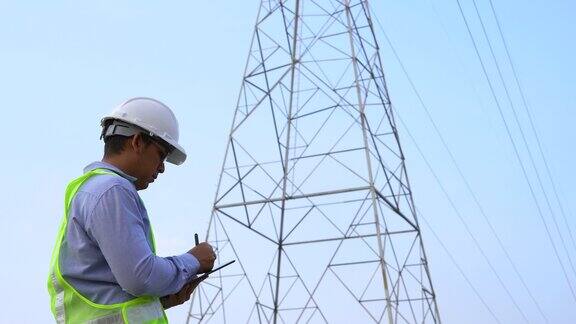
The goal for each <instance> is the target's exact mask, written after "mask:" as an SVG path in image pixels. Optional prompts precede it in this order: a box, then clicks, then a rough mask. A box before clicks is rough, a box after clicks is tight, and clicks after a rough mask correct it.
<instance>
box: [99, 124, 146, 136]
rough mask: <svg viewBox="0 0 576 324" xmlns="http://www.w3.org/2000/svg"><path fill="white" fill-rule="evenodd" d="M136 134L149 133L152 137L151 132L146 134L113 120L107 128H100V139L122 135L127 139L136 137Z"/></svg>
mask: <svg viewBox="0 0 576 324" xmlns="http://www.w3.org/2000/svg"><path fill="white" fill-rule="evenodd" d="M138 133H149V135H150V136H154V134H153V133H152V132H146V131H144V130H142V129H140V128H136V127H134V126H133V125H131V124H128V123H126V122H123V121H121V120H114V121H113V122H112V124H110V125H109V126H108V127H105V128H102V133H101V134H100V139H103V138H106V137H108V136H112V135H122V136H127V137H128V136H133V135H136V134H138Z"/></svg>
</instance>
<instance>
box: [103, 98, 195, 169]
mask: <svg viewBox="0 0 576 324" xmlns="http://www.w3.org/2000/svg"><path fill="white" fill-rule="evenodd" d="M108 120H119V121H124V122H126V123H128V124H131V125H134V126H137V127H138V128H140V129H142V130H144V131H147V132H149V135H151V136H153V137H154V136H156V137H159V138H160V139H162V140H163V141H164V142H166V143H168V144H169V145H170V146H171V147H172V148H173V149H172V151H171V152H170V154H168V156H167V157H166V161H168V162H170V163H173V164H176V165H180V164H182V163H184V161H185V160H186V151H184V149H183V148H182V147H181V146H180V145H179V144H178V121H177V120H176V116H174V113H173V112H172V110H170V108H168V106H166V105H165V104H163V103H161V102H160V101H158V100H156V99H152V98H146V97H138V98H132V99H130V100H128V101H126V102H124V103H122V104H121V105H119V106H118V107H116V108H114V110H112V112H111V113H110V114H108V115H106V116H104V118H102V121H101V125H102V127H104V126H105V125H106V121H108ZM109 128H110V127H109ZM102 134H103V136H105V137H107V136H110V135H115V134H121V135H129V134H122V133H120V132H114V131H113V130H112V131H110V130H106V129H104V130H103V132H102Z"/></svg>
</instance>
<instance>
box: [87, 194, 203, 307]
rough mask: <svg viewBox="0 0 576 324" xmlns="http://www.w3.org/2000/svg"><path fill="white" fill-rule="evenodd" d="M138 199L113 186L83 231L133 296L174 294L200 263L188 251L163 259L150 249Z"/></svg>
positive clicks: (191, 275) (188, 279)
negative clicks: (95, 244)
mask: <svg viewBox="0 0 576 324" xmlns="http://www.w3.org/2000/svg"><path fill="white" fill-rule="evenodd" d="M137 198H138V197H135V195H134V194H133V193H131V192H130V191H129V190H128V189H126V188H123V187H122V186H120V185H115V186H112V187H111V188H110V189H108V190H106V192H104V193H103V194H102V196H101V197H100V199H99V201H98V202H97V204H96V205H95V207H94V210H93V212H92V213H91V215H90V217H89V219H88V220H87V222H86V231H87V233H88V235H90V236H91V238H92V239H93V240H94V241H95V242H96V243H97V244H98V246H99V248H100V250H101V252H102V254H103V255H104V258H105V259H106V261H107V262H108V265H109V266H110V269H111V271H112V274H113V275H114V277H115V278H116V280H117V281H118V284H119V285H120V287H122V289H123V290H124V291H126V292H127V293H129V294H131V295H134V296H158V297H161V296H165V295H170V294H174V293H176V292H178V291H179V290H180V289H181V288H182V286H184V284H186V283H187V282H188V281H190V280H191V279H192V278H193V277H194V276H195V275H196V273H197V272H198V270H199V267H200V264H199V262H198V260H197V259H196V258H195V257H194V256H193V255H191V254H189V253H184V254H181V255H177V256H171V257H165V258H163V257H159V256H156V255H155V254H154V252H152V249H151V247H150V244H149V242H148V235H147V233H146V231H145V227H144V217H143V215H141V212H140V210H139V208H138V204H137V200H136V199H137Z"/></svg>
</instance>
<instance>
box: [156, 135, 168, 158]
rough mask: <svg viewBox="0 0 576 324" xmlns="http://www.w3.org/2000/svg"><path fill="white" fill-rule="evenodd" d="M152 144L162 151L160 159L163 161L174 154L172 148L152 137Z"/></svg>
mask: <svg viewBox="0 0 576 324" xmlns="http://www.w3.org/2000/svg"><path fill="white" fill-rule="evenodd" d="M152 143H154V144H155V145H156V147H158V148H159V149H160V159H161V160H162V161H164V160H166V157H168V155H169V154H170V153H171V152H172V148H171V147H169V146H167V145H166V144H164V143H162V142H160V141H159V140H156V139H155V138H154V137H152Z"/></svg>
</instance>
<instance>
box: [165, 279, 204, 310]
mask: <svg viewBox="0 0 576 324" xmlns="http://www.w3.org/2000/svg"><path fill="white" fill-rule="evenodd" d="M206 278H208V276H201V277H198V278H196V279H194V280H192V281H190V282H189V283H187V284H185V285H184V287H182V289H180V291H179V292H177V293H175V294H173V295H168V296H164V297H160V303H162V307H164V309H168V308H170V307H174V306H178V305H181V304H184V303H185V302H187V301H188V300H189V299H190V296H191V295H192V292H193V291H194V289H196V287H197V286H198V284H200V283H201V282H202V281H203V280H204V279H206Z"/></svg>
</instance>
